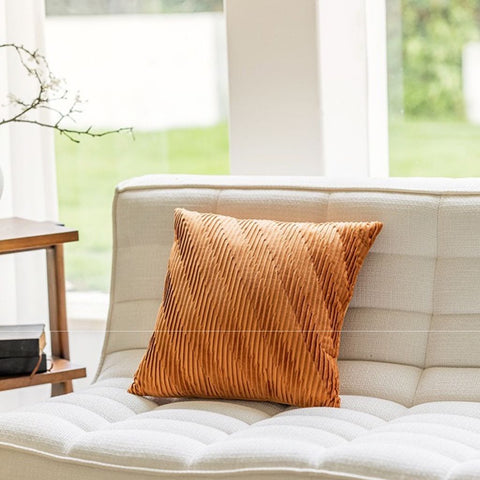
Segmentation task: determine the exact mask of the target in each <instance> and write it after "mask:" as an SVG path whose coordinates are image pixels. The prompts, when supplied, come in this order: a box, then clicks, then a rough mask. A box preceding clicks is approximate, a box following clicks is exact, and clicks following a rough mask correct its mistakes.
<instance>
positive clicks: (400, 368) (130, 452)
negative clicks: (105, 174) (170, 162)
mask: <svg viewBox="0 0 480 480" xmlns="http://www.w3.org/2000/svg"><path fill="white" fill-rule="evenodd" d="M180 206H181V207H185V208H189V209H192V210H198V211H210V212H214V213H220V214H225V215H232V216H237V217H242V216H243V217H256V218H259V217H265V218H272V219H278V220H288V221H314V222H321V221H326V220H337V221H342V220H345V221H347V220H348V221H355V220H361V221H365V220H380V221H382V222H384V228H383V232H382V233H381V235H380V236H379V237H378V238H377V240H376V242H375V244H374V246H373V248H372V250H371V252H370V254H369V256H368V257H367V260H366V262H365V264H364V267H363V269H362V272H361V273H360V276H359V279H358V283H357V287H356V290H355V294H354V298H353V300H352V303H351V307H350V309H349V311H348V313H347V317H346V320H345V325H344V333H343V335H342V342H341V355H340V358H341V360H340V364H339V367H340V382H341V395H342V407H341V408H340V409H329V408H304V409H295V408H286V407H284V406H280V405H275V404H268V403H259V402H238V401H237V402H236V401H208V400H182V401H174V402H171V401H168V400H162V401H161V402H159V403H155V402H153V401H152V400H151V399H145V398H141V397H135V396H133V395H129V394H127V393H126V388H127V387H128V385H129V383H130V382H131V378H132V375H133V371H134V369H135V368H136V366H137V365H138V362H139V360H140V358H141V356H142V353H143V351H144V349H145V346H146V344H147V342H148V339H149V336H150V333H151V330H152V328H153V325H154V322H155V316H156V312H157V309H158V305H159V302H160V298H161V295H162V287H163V280H164V274H165V268H166V263H167V259H168V255H169V250H170V246H171V243H172V212H173V209H174V208H175V207H180ZM114 223H115V232H116V233H115V248H114V271H113V278H112V279H113V282H112V298H111V302H112V303H111V310H110V318H109V326H108V330H109V333H108V334H107V335H106V341H105V347H104V355H103V358H102V361H101V365H100V368H99V373H98V378H97V379H96V381H95V383H94V384H93V385H92V386H91V387H90V388H88V389H86V390H83V391H79V392H77V393H74V394H71V395H66V396H63V397H56V398H53V399H51V400H50V401H48V402H45V403H42V404H39V405H36V406H33V407H29V408H25V409H23V410H19V411H15V412H12V413H9V414H5V415H2V416H0V478H9V479H13V480H17V479H18V480H26V479H30V478H36V479H38V480H43V479H47V478H48V479H50V480H60V479H62V480H64V479H65V478H70V480H77V479H83V478H88V479H93V480H104V479H115V480H118V479H120V480H123V479H143V478H145V479H146V478H153V477H154V478H163V479H181V480H187V479H188V480H193V479H204V480H206V479H212V480H213V479H222V480H223V479H225V480H226V479H247V478H248V479H249V480H256V479H280V480H283V479H296V478H298V479H300V478H318V479H323V478H325V479H327V478H328V479H353V478H356V479H416V478H424V479H439V480H440V479H442V480H470V479H478V478H480V353H479V349H478V345H479V344H480V343H479V341H480V318H479V317H480V287H479V285H480V240H479V239H480V182H479V181H474V180H450V181H448V180H441V179H435V180H426V179H425V180H423V179H422V180H410V179H403V180H402V179H390V180H382V181H379V180H371V181H368V182H367V181H362V183H361V184H360V183H354V182H349V183H345V182H341V183H340V182H336V181H332V180H330V179H314V178H308V179H307V178H295V179H274V178H268V179H262V178H258V177H248V178H235V177H219V178H215V177H205V178H202V177H200V178H199V177H168V176H167V177H145V178H141V179H136V180H132V181H129V182H126V183H124V184H122V185H120V186H119V188H118V194H117V196H116V199H115V204H114Z"/></svg>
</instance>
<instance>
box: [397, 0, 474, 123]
mask: <svg viewBox="0 0 480 480" xmlns="http://www.w3.org/2000/svg"><path fill="white" fill-rule="evenodd" d="M390 3H395V0H393V1H392V2H390ZM401 11H402V25H401V28H402V40H403V41H402V50H403V51H402V56H403V108H404V113H405V115H406V116H408V117H416V118H419V117H420V118H463V117H464V102H463V92H462V49H463V47H464V45H465V44H466V43H468V42H470V41H476V40H479V39H480V29H479V25H480V0H403V1H402V4H401Z"/></svg>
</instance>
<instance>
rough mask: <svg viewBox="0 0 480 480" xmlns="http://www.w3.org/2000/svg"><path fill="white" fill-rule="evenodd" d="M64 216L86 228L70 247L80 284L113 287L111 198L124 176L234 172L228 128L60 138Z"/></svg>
mask: <svg viewBox="0 0 480 480" xmlns="http://www.w3.org/2000/svg"><path fill="white" fill-rule="evenodd" d="M55 149H56V158H57V179H58V194H59V204H60V219H61V221H62V222H64V223H65V224H67V225H69V226H72V227H76V228H78V229H79V231H80V241H79V242H78V243H76V244H71V245H67V247H66V274H67V278H68V279H69V281H70V282H72V283H73V286H74V288H75V289H80V290H82V289H94V290H103V291H107V289H108V287H109V281H110V255H111V237H112V231H111V204H112V199H113V192H114V188H115V185H116V184H117V183H118V182H120V181H121V180H125V179H127V178H130V177H134V176H138V175H145V174H149V173H206V174H208V173H217V174H219V173H228V172H229V160H228V129H227V126H226V125H218V126H215V127H211V128H195V129H178V130H171V131H163V132H135V136H134V139H132V137H131V136H130V135H128V134H118V135H115V134H114V135H109V136H106V137H102V138H98V139H91V138H83V139H82V140H81V142H80V144H75V143H73V142H71V141H70V140H68V139H67V138H66V137H63V136H57V138H56V142H55Z"/></svg>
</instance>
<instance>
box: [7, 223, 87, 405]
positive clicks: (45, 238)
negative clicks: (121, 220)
mask: <svg viewBox="0 0 480 480" xmlns="http://www.w3.org/2000/svg"><path fill="white" fill-rule="evenodd" d="M77 240H78V231H77V230H72V229H69V228H65V227H63V226H59V225H57V224H55V223H52V222H36V221H33V220H27V219H24V218H3V219H0V255H5V254H9V253H18V252H26V251H31V250H45V251H46V255H47V281H48V306H49V317H50V318H49V320H50V322H49V324H50V341H51V348H52V361H53V368H52V369H51V370H50V371H49V372H45V373H39V374H37V375H34V376H33V377H32V378H30V376H29V375H24V376H15V377H0V391H2V390H11V389H13V388H21V387H29V386H32V385H42V384H45V383H51V384H52V396H55V395H62V394H64V393H70V392H72V391H73V387H72V380H73V379H76V378H83V377H85V376H86V375H87V373H86V369H85V368H84V367H79V366H76V365H74V364H72V363H71V362H70V350H69V343H68V326H67V309H66V300H65V271H64V265H63V244H64V243H66V242H76V241H77Z"/></svg>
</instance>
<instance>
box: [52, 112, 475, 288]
mask: <svg viewBox="0 0 480 480" xmlns="http://www.w3.org/2000/svg"><path fill="white" fill-rule="evenodd" d="M56 155H57V165H58V189H59V200H60V219H61V221H62V222H64V223H66V224H68V225H70V226H75V227H77V228H78V229H79V230H80V242H78V243H77V244H71V245H68V246H67V250H66V269H67V277H68V279H69V280H70V282H72V283H73V286H74V288H76V289H96V290H103V291H107V289H108V286H109V280H110V255H111V235H112V234H111V214H110V211H111V203H112V198H113V191H114V188H115V185H116V184H117V183H118V182H119V181H121V180H125V179H127V178H130V177H133V176H137V175H144V174H148V173H228V171H229V163H228V132H227V126H226V125H219V126H216V127H212V128H196V129H182V130H172V131H167V132H150V133H145V132H136V133H135V140H132V138H131V137H130V136H129V135H111V136H107V137H103V138H100V139H88V138H86V139H83V140H82V142H81V143H80V144H78V145H77V144H74V143H72V142H70V141H69V140H68V139H66V138H65V137H57V139H56ZM390 159H391V162H390V173H391V175H392V176H449V177H461V176H480V127H478V126H472V125H469V124H467V123H462V122H442V123H435V122H428V121H403V122H394V123H392V124H391V125H390Z"/></svg>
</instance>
